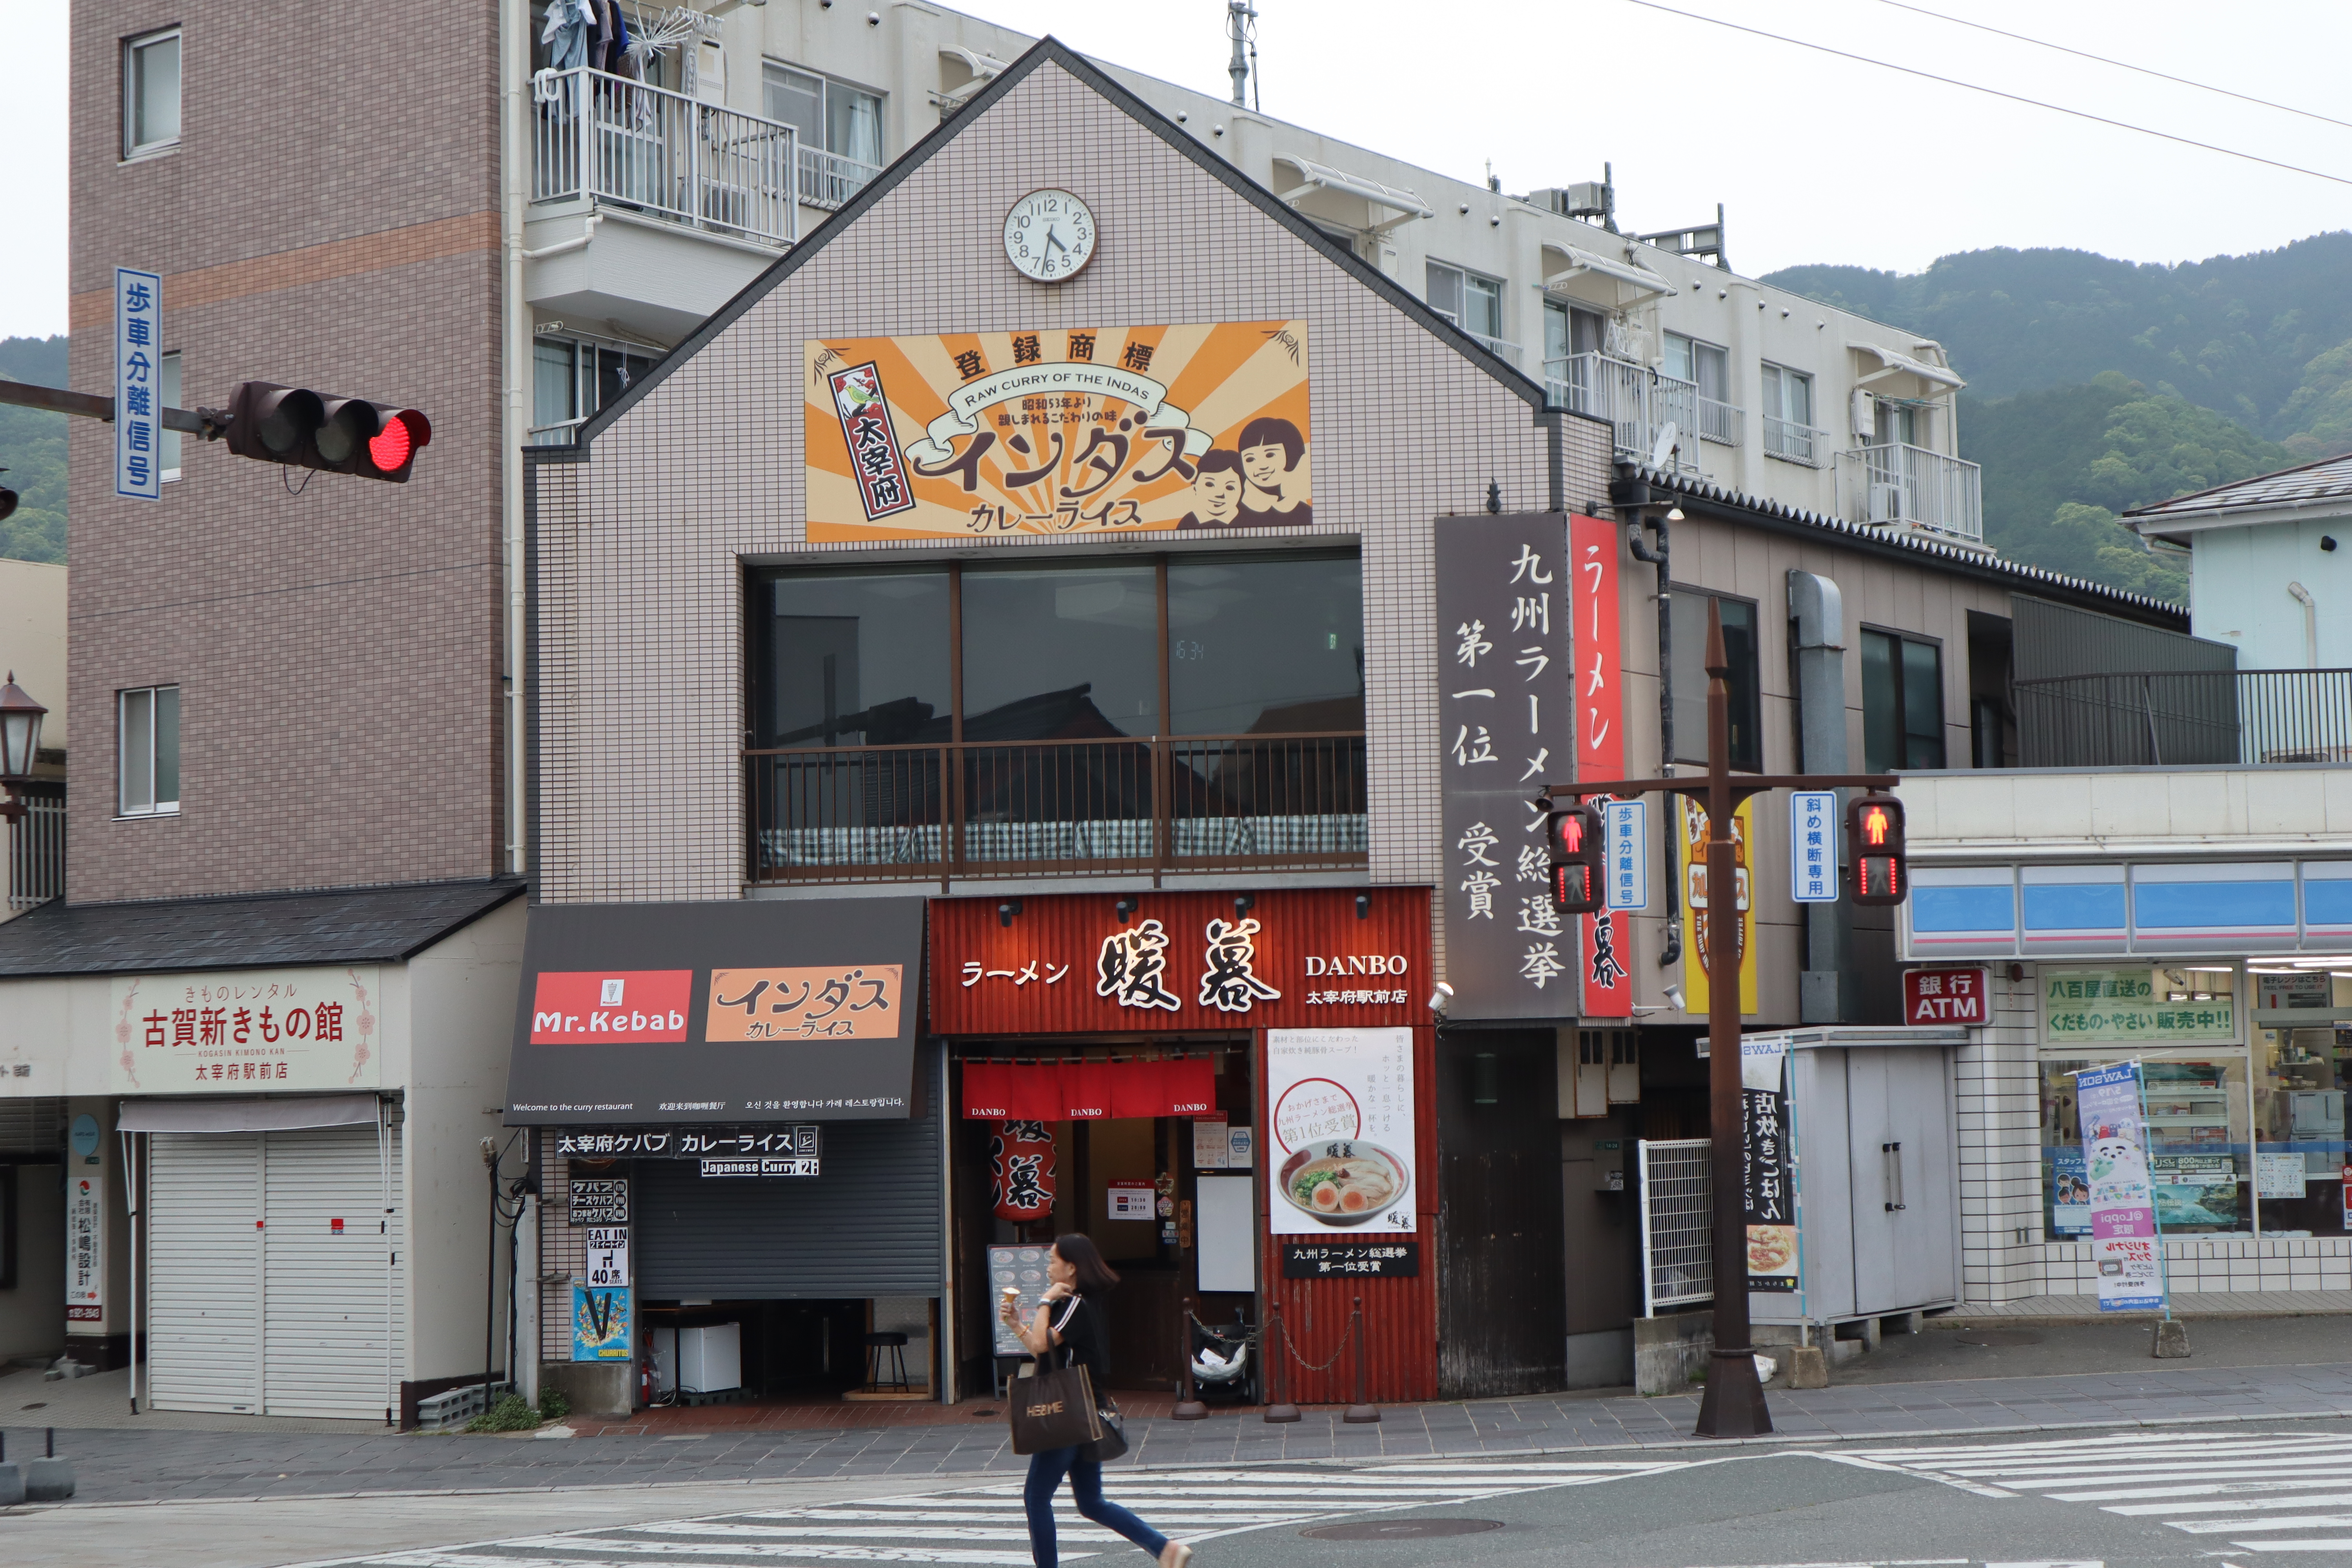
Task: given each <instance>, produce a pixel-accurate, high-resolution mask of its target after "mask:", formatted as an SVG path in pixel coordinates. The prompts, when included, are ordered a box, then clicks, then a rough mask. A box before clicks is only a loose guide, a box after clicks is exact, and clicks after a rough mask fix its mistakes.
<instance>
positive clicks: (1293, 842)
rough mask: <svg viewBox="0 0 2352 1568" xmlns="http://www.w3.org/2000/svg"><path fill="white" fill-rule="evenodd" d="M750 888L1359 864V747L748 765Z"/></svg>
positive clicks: (1056, 749)
mask: <svg viewBox="0 0 2352 1568" xmlns="http://www.w3.org/2000/svg"><path fill="white" fill-rule="evenodd" d="M743 766H744V783H745V787H746V789H747V791H748V794H749V798H748V801H747V805H748V807H749V816H750V823H751V854H750V862H751V863H750V868H749V869H750V875H751V880H753V881H754V882H900V881H938V882H940V883H941V884H942V885H944V884H946V883H948V882H950V881H951V880H952V879H955V878H959V877H966V878H969V877H1066V876H1070V875H1073V874H1076V873H1082V872H1089V871H1112V872H1129V873H1134V872H1154V871H1161V870H1166V871H1248V870H1282V871H1307V870H1351V869H1356V868H1361V867H1363V866H1365V865H1367V864H1369V862H1370V855H1369V848H1368V843H1367V838H1366V826H1365V816H1364V799H1365V752H1364V737H1363V735H1362V734H1361V733H1360V732H1357V733H1347V734H1324V735H1304V734H1292V735H1183V736H1176V737H1172V738H1171V737H1167V736H1160V737H1153V738H1143V737H1138V738H1135V739H1131V740H1130V739H1126V738H1113V739H1108V740H1092V739H1089V740H1076V741H1016V742H965V743H962V744H946V745H899V746H822V747H806V748H792V749H778V750H767V751H747V752H744V753H743Z"/></svg>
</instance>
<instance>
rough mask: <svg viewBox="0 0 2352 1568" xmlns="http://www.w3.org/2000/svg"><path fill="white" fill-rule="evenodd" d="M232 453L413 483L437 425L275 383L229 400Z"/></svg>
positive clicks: (412, 414) (241, 389)
mask: <svg viewBox="0 0 2352 1568" xmlns="http://www.w3.org/2000/svg"><path fill="white" fill-rule="evenodd" d="M228 411H229V423H228V449H229V450H230V451H232V452H234V453H236V455H237V456H238V457H240V458H259V459H260V460H261V461H263V462H265V463H282V464H284V465H285V466H286V467H288V468H320V469H324V470H325V471H326V472H328V473H331V474H357V475H358V476H359V477H360V478H362V479H385V480H388V481H390V482H391V483H393V484H396V485H400V484H406V483H407V482H408V474H409V469H410V468H412V467H413V466H414V465H415V461H416V453H417V449H418V448H419V447H424V446H425V445H426V444H427V443H429V442H430V441H431V440H432V439H433V426H432V423H431V422H430V421H429V420H427V419H426V418H425V416H424V415H422V414H420V413H418V412H417V411H416V410H415V409H414V408H403V407H401V406H400V405H398V404H396V403H375V402H372V401H370V400H369V399H367V398H364V397H337V396H332V395H326V394H321V393H317V392H312V391H311V390H310V388H308V387H302V386H279V385H278V384H276V383H274V382H268V381H246V382H239V383H238V384H237V387H236V392H235V393H234V394H232V395H231V396H230V398H229V405H228Z"/></svg>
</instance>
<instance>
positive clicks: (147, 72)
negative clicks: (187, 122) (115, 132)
mask: <svg viewBox="0 0 2352 1568" xmlns="http://www.w3.org/2000/svg"><path fill="white" fill-rule="evenodd" d="M179 142H180V29H179V28H177V27H173V28H171V29H169V30H167V31H164V32H161V33H150V34H148V35H147V36H146V37H140V38H131V39H127V40H125V41H124V43H123V46H122V155H123V156H124V157H126V158H135V157H138V156H139V155H140V154H142V153H159V152H161V151H163V149H164V148H166V147H176V146H178V145H179Z"/></svg>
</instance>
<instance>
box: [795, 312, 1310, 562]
mask: <svg viewBox="0 0 2352 1568" xmlns="http://www.w3.org/2000/svg"><path fill="white" fill-rule="evenodd" d="M802 353H803V373H804V374H803V382H802V387H803V395H804V399H805V401H804V407H803V414H804V426H805V429H806V438H807V445H806V448H805V458H804V462H805V465H806V478H807V486H808V489H807V507H808V537H809V538H810V539H811V540H813V541H816V540H847V541H867V540H877V539H979V538H992V537H997V536H1001V535H1006V534H1041V533H1042V534H1069V533H1128V532H1142V531H1169V530H1179V531H1184V532H1186V533H1188V534H1201V533H1222V532H1234V531H1243V530H1248V529H1254V528H1304V527H1306V526H1307V525H1308V524H1309V523H1311V522H1312V521H1314V480H1313V472H1314V466H1313V455H1312V454H1311V453H1310V452H1309V450H1308V449H1307V435H1308V432H1309V430H1310V429H1311V426H1310V425H1309V423H1308V420H1307V324H1306V323H1305V322H1304V321H1206V322H1189V323H1183V324H1179V325H1172V326H1171V325H1161V326H1106V325H1091V326H1073V327H1054V328H1036V329H1031V330H1028V331H1010V332H944V333H940V334H937V335H934V336H926V337H901V338H835V339H826V340H824V341H816V340H811V341H809V342H804V343H803V345H802Z"/></svg>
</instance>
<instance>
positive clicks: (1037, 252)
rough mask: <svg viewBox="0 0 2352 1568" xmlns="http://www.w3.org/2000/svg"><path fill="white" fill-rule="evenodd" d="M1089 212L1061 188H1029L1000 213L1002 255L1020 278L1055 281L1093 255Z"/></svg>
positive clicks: (1074, 273) (1075, 270)
mask: <svg viewBox="0 0 2352 1568" xmlns="http://www.w3.org/2000/svg"><path fill="white" fill-rule="evenodd" d="M1095 237H1096V231H1095V215H1094V213H1093V211H1092V210H1091V209H1089V208H1088V207H1087V204H1086V203H1084V202H1082V201H1080V200H1078V198H1077V197H1076V196H1074V195H1071V194H1070V193H1069V192H1067V191H1055V190H1045V191H1032V192H1030V193H1029V194H1028V195H1025V196H1023V197H1022V198H1021V199H1020V200H1019V201H1017V202H1014V203H1013V210H1012V211H1011V212H1009V213H1006V214H1005V215H1004V255H1005V258H1006V259H1007V260H1009V261H1011V262H1012V263H1013V266H1014V267H1016V268H1019V269H1020V272H1021V275H1022V276H1023V277H1024V278H1031V279H1035V280H1036V281H1038V282H1040V283H1060V282H1062V281H1064V280H1066V279H1071V278H1075V277H1076V276H1077V275H1078V273H1079V272H1080V271H1082V270H1083V269H1084V268H1085V267H1086V265H1087V262H1089V261H1092V260H1093V259H1094V258H1095Z"/></svg>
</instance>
